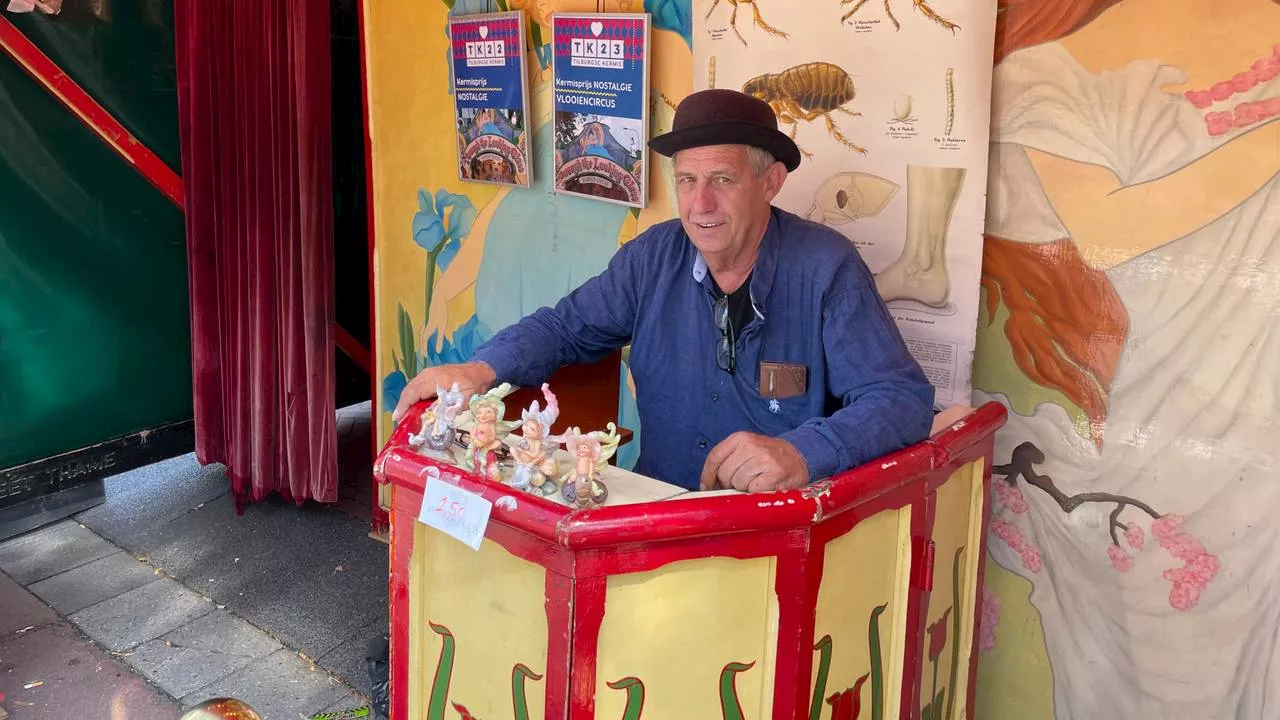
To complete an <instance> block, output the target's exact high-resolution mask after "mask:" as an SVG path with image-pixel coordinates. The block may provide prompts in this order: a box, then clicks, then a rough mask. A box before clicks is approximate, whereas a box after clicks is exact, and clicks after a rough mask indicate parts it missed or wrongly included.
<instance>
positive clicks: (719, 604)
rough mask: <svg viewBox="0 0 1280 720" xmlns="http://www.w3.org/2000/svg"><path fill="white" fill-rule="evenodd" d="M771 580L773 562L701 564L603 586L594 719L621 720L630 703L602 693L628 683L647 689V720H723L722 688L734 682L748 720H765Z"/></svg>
mask: <svg viewBox="0 0 1280 720" xmlns="http://www.w3.org/2000/svg"><path fill="white" fill-rule="evenodd" d="M774 572H775V564H774V560H773V558H757V559H753V560H733V559H728V558H708V559H705V560H689V561H685V562H679V563H672V564H671V565H667V566H665V567H662V568H659V569H658V570H654V571H652V572H647V573H636V574H632V575H620V576H614V577H610V578H609V582H608V595H607V599H606V603H605V616H604V623H603V624H602V625H601V627H600V641H599V645H598V650H597V652H598V655H597V666H596V717H599V718H619V717H622V716H623V711H624V709H625V707H626V700H627V693H626V692H625V691H624V690H622V689H614V688H610V687H609V685H608V683H610V682H613V683H617V681H619V680H624V679H626V678H637V679H639V680H640V682H642V683H644V717H645V718H656V719H662V718H673V719H674V718H690V719H692V718H720V717H721V706H720V690H719V688H720V684H721V679H722V678H726V679H729V680H732V681H733V684H734V687H736V690H737V697H738V700H739V702H740V703H741V706H742V709H743V712H744V713H745V717H747V718H752V719H755V718H768V717H771V716H772V713H773V678H774V670H775V656H774V653H775V649H776V647H777V635H778V602H777V596H776V594H775V593H774ZM735 664H736V665H735ZM746 665H750V667H749V668H745V667H744V666H746Z"/></svg>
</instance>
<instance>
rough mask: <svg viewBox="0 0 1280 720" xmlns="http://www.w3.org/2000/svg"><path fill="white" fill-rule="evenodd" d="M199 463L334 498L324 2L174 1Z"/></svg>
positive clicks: (252, 496) (245, 495)
mask: <svg viewBox="0 0 1280 720" xmlns="http://www.w3.org/2000/svg"><path fill="white" fill-rule="evenodd" d="M174 23H175V32H176V33H177V55H178V57H177V62H178V109H179V119H180V129H181V135H182V175H183V180H184V182H185V185H186V202H187V205H186V211H187V244H188V266H189V276H190V287H191V334H192V371H193V373H192V374H193V383H194V396H195V427H196V456H197V458H198V459H199V460H200V462H202V463H210V462H220V463H223V464H225V465H226V466H227V474H228V475H229V476H230V477H231V482H232V488H233V489H234V491H235V497H236V508H237V510H243V508H244V504H245V502H246V500H253V501H257V500H261V499H263V498H265V497H267V496H268V495H270V494H271V493H272V492H279V493H280V494H282V495H284V496H285V497H287V498H290V499H293V500H294V501H296V502H297V503H299V504H301V503H302V502H303V501H304V500H306V499H308V498H313V499H315V500H319V501H322V502H334V501H335V500H337V495H338V488H337V429H336V427H335V408H334V368H333V363H334V360H333V358H334V350H333V347H334V345H333V319H334V311H333V209H332V203H333V197H332V184H333V178H332V172H331V167H332V163H333V159H332V150H331V145H330V142H331V137H330V133H331V123H330V107H329V103H330V85H329V75H330V69H329V4H328V3H327V2H312V1H310V0H307V1H301V0H259V1H257V2H245V1H244V0H177V2H176V4H175V17H174Z"/></svg>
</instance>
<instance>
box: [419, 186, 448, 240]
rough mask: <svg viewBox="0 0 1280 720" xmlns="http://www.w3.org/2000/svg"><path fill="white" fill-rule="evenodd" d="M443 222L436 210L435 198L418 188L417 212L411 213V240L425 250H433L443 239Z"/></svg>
mask: <svg viewBox="0 0 1280 720" xmlns="http://www.w3.org/2000/svg"><path fill="white" fill-rule="evenodd" d="M444 236H445V231H444V223H443V222H442V221H441V218H440V213H437V212H436V206H435V198H433V197H432V196H431V193H429V192H427V191H426V190H421V189H420V190H418V212H416V213H414V214H413V241H414V242H415V243H417V244H418V247H420V248H422V249H423V250H426V251H427V252H435V251H436V248H438V247H440V243H441V241H443V240H444Z"/></svg>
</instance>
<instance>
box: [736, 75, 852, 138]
mask: <svg viewBox="0 0 1280 720" xmlns="http://www.w3.org/2000/svg"><path fill="white" fill-rule="evenodd" d="M742 92H744V93H746V94H748V95H754V96H755V97H758V98H760V99H761V100H764V101H765V102H767V103H769V105H770V106H771V107H772V108H773V111H774V112H775V113H777V115H778V122H780V123H783V124H786V125H790V126H791V131H790V133H789V134H790V136H791V139H793V140H794V139H795V137H796V127H797V125H798V124H799V123H800V122H801V121H804V122H811V121H813V120H816V119H818V118H822V119H824V120H826V122H827V132H828V133H830V135H831V137H833V138H835V139H836V140H837V141H838V142H839V143H840V144H841V145H844V146H845V147H848V148H850V149H852V150H855V151H857V152H860V153H862V154H863V155H866V154H867V149H866V148H864V147H862V146H861V145H855V144H854V143H852V142H850V141H849V139H848V138H846V137H845V136H844V133H842V132H840V128H838V127H836V123H835V120H833V119H832V118H831V113H833V112H836V111H839V112H842V113H845V114H846V115H851V116H858V115H861V114H862V113H860V112H854V111H852V110H849V109H848V108H846V107H844V106H845V105H846V104H848V103H850V102H852V101H853V96H854V88H853V78H851V77H849V73H847V72H845V71H844V70H843V69H841V68H840V67H839V66H837V65H832V64H831V63H827V62H811V63H805V64H804V65H796V66H795V67H790V68H787V69H786V70H783V71H782V72H779V73H769V74H766V75H759V76H757V77H754V78H751V79H750V80H748V81H747V82H746V83H744V84H743V86H742ZM800 152H802V153H804V155H805V157H809V158H812V157H813V153H811V152H809V151H807V150H805V149H804V148H801V149H800Z"/></svg>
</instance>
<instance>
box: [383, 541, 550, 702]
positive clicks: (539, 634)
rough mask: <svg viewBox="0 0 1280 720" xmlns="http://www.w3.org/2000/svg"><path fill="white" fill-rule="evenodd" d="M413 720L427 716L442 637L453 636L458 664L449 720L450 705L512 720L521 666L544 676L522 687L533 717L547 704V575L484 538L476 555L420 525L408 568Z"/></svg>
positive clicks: (453, 681)
mask: <svg viewBox="0 0 1280 720" xmlns="http://www.w3.org/2000/svg"><path fill="white" fill-rule="evenodd" d="M409 583H410V584H409V612H410V615H411V618H412V621H411V623H410V638H409V664H410V666H409V672H410V675H411V679H410V682H409V716H410V718H413V720H423V719H424V718H426V717H427V715H426V709H427V703H428V698H429V696H430V693H431V690H432V680H433V677H434V676H435V673H436V668H437V666H438V664H439V660H440V656H441V650H442V648H443V644H444V643H443V638H442V637H441V636H440V635H439V634H438V633H436V632H435V631H433V630H432V629H431V627H430V625H429V624H428V623H435V624H437V625H442V626H444V627H447V628H448V629H449V631H450V632H452V633H453V636H454V646H455V647H454V652H455V655H454V663H453V673H452V676H451V679H450V684H449V690H448V700H449V704H448V705H446V708H447V712H446V714H445V717H449V718H452V717H456V716H457V713H456V712H455V711H454V709H453V706H452V703H455V702H456V703H459V704H461V705H464V706H465V707H466V708H467V710H469V711H470V712H471V713H472V714H473V715H475V716H476V717H480V718H510V717H514V715H513V711H514V707H513V705H514V704H513V700H512V693H511V671H512V669H513V668H514V667H515V665H516V663H523V664H524V665H526V666H528V668H529V669H530V670H532V671H533V672H535V673H537V674H538V675H541V676H543V680H541V681H533V680H528V681H526V682H525V687H526V698H527V700H528V705H529V717H530V718H531V720H536V719H538V718H542V717H543V713H544V710H545V706H546V700H545V698H546V684H545V683H546V680H545V676H546V670H547V668H546V665H547V615H546V608H545V602H544V598H545V596H546V571H545V570H544V569H543V568H542V567H541V566H540V565H537V564H535V563H530V562H526V561H524V560H521V559H520V558H518V557H516V556H514V555H512V554H510V553H508V552H507V551H506V550H505V549H503V548H502V547H501V546H500V545H497V544H496V543H494V542H492V541H490V540H488V539H486V540H485V541H484V542H483V543H482V544H481V546H480V550H479V551H473V550H472V549H471V548H469V547H467V546H466V545H463V544H462V543H460V542H458V541H457V540H455V539H453V538H451V537H449V536H447V535H444V534H443V533H440V532H437V531H436V530H434V529H432V528H429V527H427V526H425V525H423V524H421V523H415V530H414V548H413V558H412V560H411V561H410V570H409Z"/></svg>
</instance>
